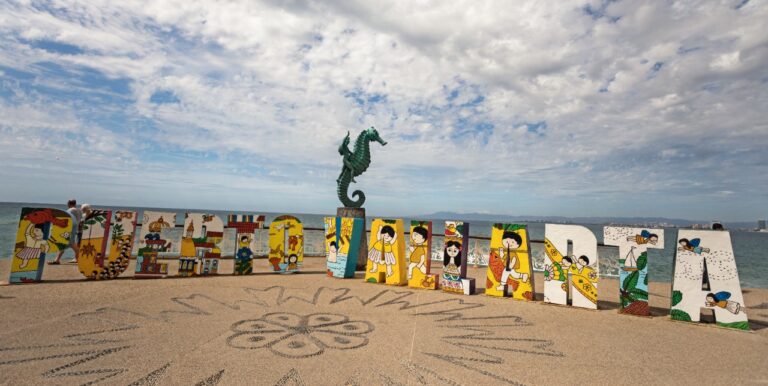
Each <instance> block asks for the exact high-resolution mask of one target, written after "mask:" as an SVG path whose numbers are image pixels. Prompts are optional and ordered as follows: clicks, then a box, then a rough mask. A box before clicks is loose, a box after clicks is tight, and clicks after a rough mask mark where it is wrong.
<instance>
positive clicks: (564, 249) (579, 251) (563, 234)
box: [544, 224, 600, 309]
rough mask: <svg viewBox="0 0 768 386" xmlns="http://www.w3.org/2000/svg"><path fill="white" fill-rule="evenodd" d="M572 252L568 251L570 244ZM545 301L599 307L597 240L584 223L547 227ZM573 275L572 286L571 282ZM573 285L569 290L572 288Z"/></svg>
mask: <svg viewBox="0 0 768 386" xmlns="http://www.w3.org/2000/svg"><path fill="white" fill-rule="evenodd" d="M569 242H570V243H571V244H572V245H573V253H571V254H569V253H568V243H569ZM544 252H545V253H546V257H545V258H544V301H545V302H547V303H555V304H568V293H569V292H570V293H571V300H572V305H573V306H574V307H582V308H592V309H597V281H598V278H599V277H600V275H599V271H598V268H597V267H598V265H597V239H596V238H595V235H594V234H593V233H592V231H590V230H589V229H587V228H586V227H583V226H581V225H556V224H546V225H545V226H544ZM569 277H570V286H569V285H568V281H569ZM569 288H570V290H569Z"/></svg>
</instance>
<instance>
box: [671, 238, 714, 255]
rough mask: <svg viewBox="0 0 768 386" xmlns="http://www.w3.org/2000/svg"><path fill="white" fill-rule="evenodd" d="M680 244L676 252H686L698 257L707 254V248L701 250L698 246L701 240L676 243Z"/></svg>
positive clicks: (684, 240)
mask: <svg viewBox="0 0 768 386" xmlns="http://www.w3.org/2000/svg"><path fill="white" fill-rule="evenodd" d="M677 243H678V244H680V247H679V248H677V250H678V251H688V252H693V253H695V254H697V255H700V254H702V253H709V248H703V247H701V246H699V243H701V239H693V240H688V239H680V240H679V241H678V242H677Z"/></svg>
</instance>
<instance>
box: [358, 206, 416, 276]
mask: <svg viewBox="0 0 768 386" xmlns="http://www.w3.org/2000/svg"><path fill="white" fill-rule="evenodd" d="M368 246H369V249H368V261H367V263H366V266H365V281H367V282H370V283H386V284H389V285H397V286H399V285H406V284H408V281H407V275H406V269H407V267H406V263H405V231H404V229H403V220H402V219H396V220H389V219H380V218H377V219H374V220H373V222H372V223H371V238H370V242H369V243H368Z"/></svg>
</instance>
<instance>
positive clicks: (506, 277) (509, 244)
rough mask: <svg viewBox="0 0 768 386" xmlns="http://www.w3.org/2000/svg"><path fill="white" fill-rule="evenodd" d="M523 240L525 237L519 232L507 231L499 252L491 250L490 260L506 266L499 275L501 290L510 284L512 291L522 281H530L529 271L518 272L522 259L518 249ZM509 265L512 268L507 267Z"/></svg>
mask: <svg viewBox="0 0 768 386" xmlns="http://www.w3.org/2000/svg"><path fill="white" fill-rule="evenodd" d="M522 242H523V238H522V237H520V235H519V234H517V233H515V232H511V231H507V232H504V235H503V236H502V237H501V245H502V246H501V247H499V249H498V252H497V251H491V257H490V259H489V260H496V261H497V262H500V263H501V264H502V265H501V266H499V265H498V264H495V265H496V266H498V267H504V270H503V272H501V275H500V277H499V286H498V287H496V289H497V290H499V291H503V290H504V285H509V286H510V287H511V288H512V291H515V290H517V286H518V285H519V283H520V282H523V283H525V282H527V281H528V274H527V273H520V272H518V270H519V269H520V260H519V257H518V256H517V249H518V248H520V244H522ZM507 263H508V265H507ZM489 264H490V262H489ZM507 266H509V267H510V268H506V267H507Z"/></svg>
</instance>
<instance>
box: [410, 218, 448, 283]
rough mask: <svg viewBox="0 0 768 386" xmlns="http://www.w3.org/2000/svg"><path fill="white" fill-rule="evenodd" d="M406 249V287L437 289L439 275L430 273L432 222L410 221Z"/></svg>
mask: <svg viewBox="0 0 768 386" xmlns="http://www.w3.org/2000/svg"><path fill="white" fill-rule="evenodd" d="M410 244H411V245H410V246H409V247H408V272H407V273H408V287H411V288H423V289H437V287H438V286H439V285H440V275H438V274H433V273H432V221H411V242H410Z"/></svg>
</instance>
